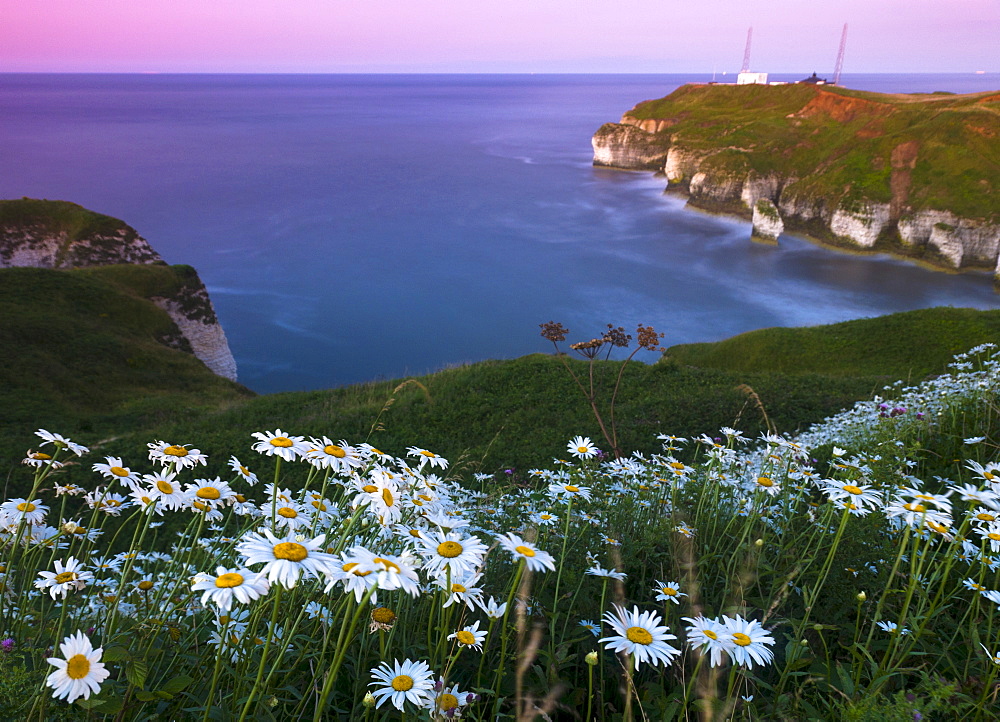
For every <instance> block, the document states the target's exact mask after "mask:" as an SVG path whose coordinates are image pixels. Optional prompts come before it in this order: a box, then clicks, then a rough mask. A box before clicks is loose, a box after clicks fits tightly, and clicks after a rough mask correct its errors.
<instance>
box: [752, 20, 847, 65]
mask: <svg viewBox="0 0 1000 722" xmlns="http://www.w3.org/2000/svg"><path fill="white" fill-rule="evenodd" d="M844 27H845V28H846V27H847V26H846V25H845V26H844ZM844 32H847V31H846V30H845V31H844ZM751 40H753V25H751V26H750V29H749V30H747V49H746V50H744V51H743V68H742V69H741V70H740V72H741V73H748V72H750V41H751Z"/></svg>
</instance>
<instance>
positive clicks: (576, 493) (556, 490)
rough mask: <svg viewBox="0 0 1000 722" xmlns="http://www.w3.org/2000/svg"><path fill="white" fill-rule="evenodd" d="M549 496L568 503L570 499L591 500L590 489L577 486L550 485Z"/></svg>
mask: <svg viewBox="0 0 1000 722" xmlns="http://www.w3.org/2000/svg"><path fill="white" fill-rule="evenodd" d="M549 496H551V497H554V498H556V499H562V500H563V501H568V500H570V499H577V498H580V499H585V500H587V501H589V500H590V487H589V486H577V485H576V484H549Z"/></svg>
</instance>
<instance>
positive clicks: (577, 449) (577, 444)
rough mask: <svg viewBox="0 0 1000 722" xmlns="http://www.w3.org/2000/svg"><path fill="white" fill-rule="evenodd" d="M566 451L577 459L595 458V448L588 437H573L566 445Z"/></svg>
mask: <svg viewBox="0 0 1000 722" xmlns="http://www.w3.org/2000/svg"><path fill="white" fill-rule="evenodd" d="M566 450H567V451H568V452H569V453H570V454H572V455H573V456H575V457H576V458H578V459H590V458H592V457H594V456H597V447H596V446H594V442H592V441H591V440H590V437H589V436H574V437H573V438H572V439H571V440H570V442H569V443H568V444H567V445H566Z"/></svg>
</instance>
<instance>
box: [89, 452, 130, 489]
mask: <svg viewBox="0 0 1000 722" xmlns="http://www.w3.org/2000/svg"><path fill="white" fill-rule="evenodd" d="M104 460H105V461H106V462H107V463H106V464H94V465H93V467H92V468H93V470H94V471H96V472H98V473H99V474H103V475H104V477H105V478H106V479H110V480H112V481H114V480H116V479H117V480H118V481H120V482H121V483H122V484H124V485H125V486H127V487H129V488H133V487H134V485H135V484H138V483H139V474H138V473H137V472H134V471H132V470H131V469H129V468H128V467H127V466H125V463H124V462H123V461H122V460H121V459H120V458H119V457H117V456H106V457H104Z"/></svg>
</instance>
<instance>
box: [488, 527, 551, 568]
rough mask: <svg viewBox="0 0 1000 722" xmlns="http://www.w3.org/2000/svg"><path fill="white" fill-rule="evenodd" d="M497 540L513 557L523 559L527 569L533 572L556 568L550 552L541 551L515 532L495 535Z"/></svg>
mask: <svg viewBox="0 0 1000 722" xmlns="http://www.w3.org/2000/svg"><path fill="white" fill-rule="evenodd" d="M497 541H498V542H500V546H502V547H503V548H504V549H506V550H507V551H509V552H510V553H511V554H513V555H514V558H515V559H524V561H525V562H526V563H527V565H528V569H529V570H531V571H533V572H544V571H545V570H546V569H548V570H549V571H552V572H554V571H555V570H556V562H555V559H553V557H552V555H551V554H549V553H548V552H543V551H542V550H541V549H539V548H537V547H536V546H535V545H534V544H531V543H529V542H526V541H525V540H524V539H522V538H521V537H519V536H518V535H517V534H501V535H500V536H498V537H497Z"/></svg>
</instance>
